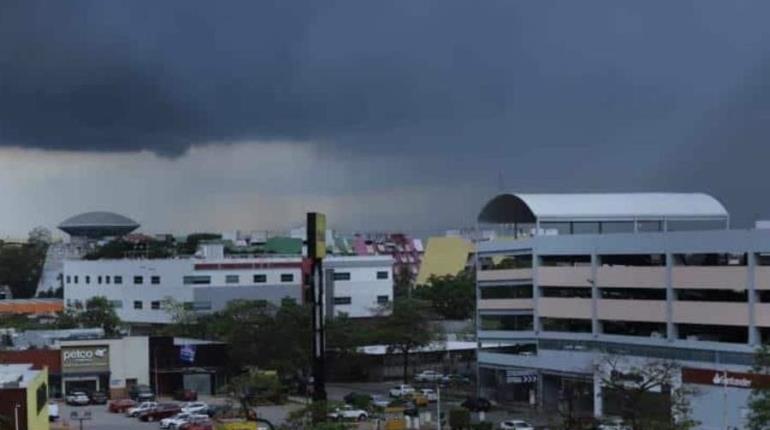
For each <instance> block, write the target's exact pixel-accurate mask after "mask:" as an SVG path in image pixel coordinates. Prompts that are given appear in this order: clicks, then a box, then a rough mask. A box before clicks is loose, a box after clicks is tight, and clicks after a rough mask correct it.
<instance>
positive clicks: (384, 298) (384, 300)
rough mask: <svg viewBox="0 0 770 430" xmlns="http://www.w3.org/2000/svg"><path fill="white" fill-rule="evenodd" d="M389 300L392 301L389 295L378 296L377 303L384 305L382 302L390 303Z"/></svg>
mask: <svg viewBox="0 0 770 430" xmlns="http://www.w3.org/2000/svg"><path fill="white" fill-rule="evenodd" d="M388 302H390V297H388V296H377V303H379V304H381V305H382V304H385V303H388Z"/></svg>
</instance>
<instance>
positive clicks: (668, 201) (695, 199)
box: [479, 193, 729, 223]
mask: <svg viewBox="0 0 770 430" xmlns="http://www.w3.org/2000/svg"><path fill="white" fill-rule="evenodd" d="M728 216H729V215H728V213H727V210H726V209H725V207H724V206H722V204H721V203H719V201H718V200H716V199H715V198H714V197H712V196H710V195H708V194H703V193H606V194H599V193H591V194H515V193H506V194H500V195H498V196H496V197H495V198H493V199H492V200H490V201H489V202H488V203H487V204H486V205H485V206H484V208H483V209H482V211H481V213H480V214H479V221H481V222H524V223H526V222H534V221H535V220H540V221H569V220H586V221H587V220H632V219H663V218H671V219H692V220H696V219H726V218H728Z"/></svg>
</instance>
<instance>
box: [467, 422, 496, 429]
mask: <svg viewBox="0 0 770 430" xmlns="http://www.w3.org/2000/svg"><path fill="white" fill-rule="evenodd" d="M494 427H495V426H494V425H492V423H490V422H488V421H485V422H483V423H478V424H473V425H472V426H471V429H473V430H492V429H493V428H494Z"/></svg>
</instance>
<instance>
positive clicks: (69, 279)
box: [67, 275, 72, 284]
mask: <svg viewBox="0 0 770 430" xmlns="http://www.w3.org/2000/svg"><path fill="white" fill-rule="evenodd" d="M70 281H72V278H70V275H67V283H68V284H69V283H71V282H70Z"/></svg>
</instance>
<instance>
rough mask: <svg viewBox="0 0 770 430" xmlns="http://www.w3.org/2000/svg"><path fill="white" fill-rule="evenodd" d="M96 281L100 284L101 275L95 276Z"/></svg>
mask: <svg viewBox="0 0 770 430" xmlns="http://www.w3.org/2000/svg"><path fill="white" fill-rule="evenodd" d="M96 283H97V284H99V285H102V277H101V276H97V277H96Z"/></svg>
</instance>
